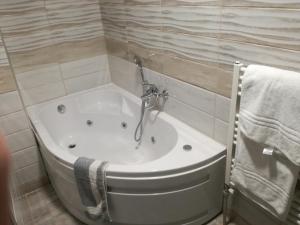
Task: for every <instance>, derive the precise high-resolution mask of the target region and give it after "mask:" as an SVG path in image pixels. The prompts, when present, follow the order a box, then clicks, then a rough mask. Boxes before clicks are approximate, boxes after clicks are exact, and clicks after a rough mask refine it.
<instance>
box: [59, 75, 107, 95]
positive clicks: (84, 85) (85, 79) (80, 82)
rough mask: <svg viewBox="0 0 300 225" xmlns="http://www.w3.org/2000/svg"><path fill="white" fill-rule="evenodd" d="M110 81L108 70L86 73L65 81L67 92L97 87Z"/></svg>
mask: <svg viewBox="0 0 300 225" xmlns="http://www.w3.org/2000/svg"><path fill="white" fill-rule="evenodd" d="M109 82H110V76H109V74H108V72H107V70H103V71H99V72H96V73H91V74H86V75H82V76H79V77H75V78H71V79H67V80H65V81H64V83H65V87H66V92H67V94H71V93H74V92H79V91H83V90H87V89H90V88H95V87H97V86H99V85H104V84H107V83H109Z"/></svg>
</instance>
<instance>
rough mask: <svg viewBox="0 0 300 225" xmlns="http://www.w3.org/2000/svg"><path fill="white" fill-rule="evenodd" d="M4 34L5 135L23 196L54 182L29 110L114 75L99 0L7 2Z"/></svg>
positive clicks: (0, 46)
mask: <svg viewBox="0 0 300 225" xmlns="http://www.w3.org/2000/svg"><path fill="white" fill-rule="evenodd" d="M0 34H1V35H0V132H1V133H2V134H4V135H5V137H6V140H7V143H8V146H9V148H10V150H11V151H12V158H13V170H12V181H13V182H12V184H13V190H14V193H15V194H16V196H19V195H22V194H24V193H28V192H30V191H32V190H34V189H36V188H37V187H40V186H41V185H43V184H45V183H46V182H48V180H47V175H46V173H45V170H44V168H43V163H42V160H41V158H40V155H39V152H38V147H37V144H36V141H35V138H34V135H33V133H32V131H31V129H30V128H29V123H28V118H27V116H26V112H25V107H26V106H29V105H33V104H37V103H40V102H44V101H47V100H50V99H53V98H57V97H60V96H64V95H67V94H70V93H73V92H77V91H81V90H85V89H88V88H92V87H95V86H98V85H100V84H105V83H108V82H110V71H109V66H108V57H107V54H106V53H107V51H106V45H105V38H104V31H103V24H102V20H101V13H100V6H99V2H98V0H71V1H69V0H2V1H0ZM6 52H7V53H8V54H6ZM15 81H16V82H15Z"/></svg>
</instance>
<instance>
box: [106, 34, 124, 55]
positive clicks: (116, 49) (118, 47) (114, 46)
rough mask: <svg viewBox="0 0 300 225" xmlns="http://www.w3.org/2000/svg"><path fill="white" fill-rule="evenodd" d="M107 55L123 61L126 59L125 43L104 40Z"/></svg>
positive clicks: (110, 39) (108, 39)
mask: <svg viewBox="0 0 300 225" xmlns="http://www.w3.org/2000/svg"><path fill="white" fill-rule="evenodd" d="M106 47H107V54H109V55H113V56H117V57H120V58H123V59H127V58H128V43H127V41H126V42H125V41H119V40H116V39H112V38H106Z"/></svg>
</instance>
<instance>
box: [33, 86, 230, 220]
mask: <svg viewBox="0 0 300 225" xmlns="http://www.w3.org/2000/svg"><path fill="white" fill-rule="evenodd" d="M61 104H63V105H64V106H65V112H64V113H59V112H58V105H61ZM140 104H141V102H140V99H139V98H137V97H135V96H134V95H132V94H130V93H128V92H127V91H125V90H123V89H121V88H119V87H117V86H115V85H113V84H108V85H106V86H102V87H99V88H95V89H91V90H89V91H85V92H81V93H77V94H73V95H70V96H67V97H62V98H60V99H56V100H53V101H51V102H47V103H43V104H40V105H36V106H33V107H29V108H28V113H29V117H30V120H31V123H32V125H33V126H32V127H33V130H34V132H35V134H36V136H37V139H38V141H39V144H40V147H41V152H42V156H43V159H44V162H45V165H46V168H47V172H48V174H49V177H50V180H51V183H52V185H53V187H54V189H55V191H56V193H57V195H58V197H59V198H60V200H61V202H62V203H63V204H64V206H65V207H66V208H67V209H68V211H69V212H70V213H71V214H73V215H74V216H75V217H77V218H78V219H79V220H81V221H83V222H84V223H86V224H89V225H96V224H97V225H103V224H104V223H103V222H101V221H92V220H90V219H88V218H87V217H86V215H85V214H84V211H83V206H82V204H81V201H80V198H79V194H78V191H77V187H76V184H75V178H74V175H73V164H74V162H75V160H76V159H77V157H79V156H85V157H88V158H94V159H97V160H105V161H109V166H108V168H107V183H108V202H109V211H110V214H111V217H112V220H113V222H112V223H110V224H116V225H117V224H120V225H121V224H123V225H131V224H132V225H133V224H139V225H142V224H147V225H154V224H161V225H171V224H172V225H175V224H178V225H179V224H191V225H192V224H193V225H194V224H197V225H198V224H203V223H204V222H206V221H208V220H209V219H211V218H212V217H214V216H216V215H217V214H218V213H219V212H220V211H221V205H222V190H223V184H224V166H225V149H224V146H222V145H221V144H218V143H217V142H215V141H214V140H212V139H210V138H209V137H207V136H205V135H203V134H201V133H200V132H198V131H196V130H194V129H192V128H191V127H189V126H187V125H186V124H184V123H182V122H180V121H178V120H177V119H175V118H173V117H171V116H169V115H168V114H166V113H164V112H160V113H158V112H157V111H152V112H148V113H147V114H146V118H145V132H144V136H143V141H142V144H141V145H140V146H137V143H136V142H135V141H134V138H133V135H134V130H135V128H136V126H137V123H138V119H139V117H140ZM184 145H190V146H191V147H192V149H191V150H184V149H183V146H184Z"/></svg>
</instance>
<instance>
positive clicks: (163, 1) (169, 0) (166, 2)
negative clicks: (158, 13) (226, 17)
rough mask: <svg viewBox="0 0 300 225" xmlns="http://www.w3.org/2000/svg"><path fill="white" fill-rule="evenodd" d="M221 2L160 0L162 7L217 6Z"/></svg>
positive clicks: (207, 0)
mask: <svg viewBox="0 0 300 225" xmlns="http://www.w3.org/2000/svg"><path fill="white" fill-rule="evenodd" d="M221 2H222V0H161V4H162V5H172V6H178V7H180V6H202V5H203V6H217V5H221Z"/></svg>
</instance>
